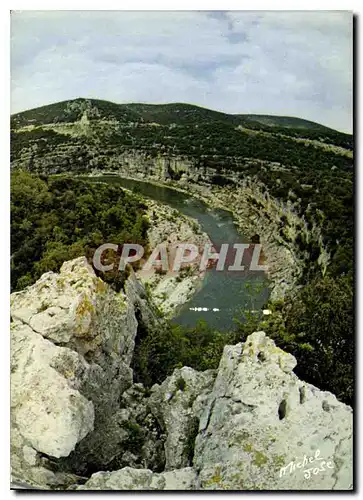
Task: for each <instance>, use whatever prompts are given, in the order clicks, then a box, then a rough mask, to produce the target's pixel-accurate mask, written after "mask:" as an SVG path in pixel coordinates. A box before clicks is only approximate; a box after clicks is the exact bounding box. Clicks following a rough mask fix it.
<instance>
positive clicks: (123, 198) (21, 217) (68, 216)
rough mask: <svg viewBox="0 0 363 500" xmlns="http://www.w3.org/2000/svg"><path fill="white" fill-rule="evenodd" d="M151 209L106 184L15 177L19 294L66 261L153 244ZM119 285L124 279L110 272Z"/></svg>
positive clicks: (14, 258) (14, 274) (15, 284)
mask: <svg viewBox="0 0 363 500" xmlns="http://www.w3.org/2000/svg"><path fill="white" fill-rule="evenodd" d="M144 209H145V206H144V205H143V204H142V203H141V202H140V200H139V199H137V198H136V197H134V196H131V195H130V194H128V193H126V192H125V191H123V190H121V189H119V188H116V187H113V186H108V185H106V184H97V185H95V184H92V183H88V182H84V181H80V180H76V179H72V178H70V177H58V178H49V177H46V176H42V177H39V176H35V175H31V174H29V173H27V172H14V173H13V174H12V176H11V281H12V289H13V290H14V291H16V290H20V289H22V288H24V287H25V286H27V285H30V284H32V283H34V282H35V281H36V280H37V279H38V278H39V277H40V276H41V275H42V274H43V273H44V272H46V271H58V270H59V268H60V266H61V265H62V263H63V262H64V261H66V260H70V259H73V258H75V257H79V256H81V255H86V256H87V257H89V258H90V260H91V257H92V256H93V253H94V251H95V249H96V248H98V247H99V246H100V245H101V244H103V243H106V242H107V243H115V244H120V245H121V244H122V243H128V242H132V243H135V242H137V243H140V244H142V245H147V236H146V230H147V227H148V222H147V220H146V218H145V217H144V213H145V210H144ZM103 278H104V279H105V280H106V281H109V282H112V283H113V284H114V285H115V286H120V285H122V280H123V279H124V276H123V275H122V274H119V273H115V274H114V275H113V274H112V273H105V274H103Z"/></svg>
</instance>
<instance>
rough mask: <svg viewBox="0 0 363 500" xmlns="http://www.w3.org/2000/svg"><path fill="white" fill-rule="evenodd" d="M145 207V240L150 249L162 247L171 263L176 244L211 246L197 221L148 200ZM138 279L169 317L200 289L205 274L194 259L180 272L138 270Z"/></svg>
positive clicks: (166, 206)
mask: <svg viewBox="0 0 363 500" xmlns="http://www.w3.org/2000/svg"><path fill="white" fill-rule="evenodd" d="M145 205H147V216H148V219H149V222H150V228H149V229H148V240H149V244H150V247H151V249H152V250H153V249H155V248H156V247H157V246H159V245H165V248H166V253H167V255H168V257H169V259H171V260H173V258H174V256H175V252H176V248H177V245H178V243H191V244H193V245H197V246H198V247H204V246H205V245H206V244H210V243H211V241H210V239H209V237H208V235H207V234H206V233H204V232H203V231H202V229H201V227H200V224H199V223H198V221H197V220H195V219H192V218H191V217H187V216H186V215H183V214H182V213H180V212H179V211H177V210H175V209H173V208H171V207H169V206H168V205H164V204H162V203H158V202H156V201H154V200H151V199H145ZM157 258H160V256H158V257H157ZM170 264H171V263H170V262H169V268H170V269H171V265H170ZM137 276H138V278H139V279H140V281H141V282H142V283H143V284H144V285H145V287H146V288H147V289H149V290H150V292H151V294H152V298H153V301H154V303H155V304H156V306H157V307H158V308H159V309H160V311H161V312H162V313H163V314H164V316H165V317H167V318H171V317H173V316H175V315H176V313H177V311H178V309H179V308H180V307H181V306H182V305H184V304H185V303H186V302H188V300H189V299H190V298H191V297H192V296H193V295H194V294H195V293H196V291H197V290H198V289H200V288H201V286H202V282H203V279H204V277H205V271H200V269H199V261H197V260H195V261H193V263H191V264H190V265H184V267H182V268H181V270H180V272H173V271H172V270H169V271H162V270H158V269H155V268H154V267H152V269H150V271H144V270H140V271H138V272H137Z"/></svg>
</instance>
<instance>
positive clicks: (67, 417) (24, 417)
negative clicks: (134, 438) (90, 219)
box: [11, 257, 157, 484]
mask: <svg viewBox="0 0 363 500" xmlns="http://www.w3.org/2000/svg"><path fill="white" fill-rule="evenodd" d="M138 286H139V287H141V285H140V284H138ZM141 288H142V287H141ZM144 295H145V296H146V294H145V291H144ZM137 298H139V301H137V300H136V299H137ZM145 304H146V300H145V299H143V298H142V297H137V289H136V290H135V287H134V286H133V280H132V279H131V278H130V283H129V287H128V292H126V293H123V292H120V293H116V292H114V291H113V290H112V289H111V288H110V287H109V286H108V285H106V284H105V283H104V282H103V281H102V280H101V279H99V278H97V277H96V275H95V273H94V272H93V270H92V268H91V267H90V266H89V265H88V263H87V261H86V259H85V258H83V257H82V258H79V259H75V260H73V261H70V262H66V263H65V264H63V266H62V268H61V270H60V273H59V274H56V273H52V272H49V273H46V274H44V275H43V276H42V277H41V278H40V279H39V280H38V281H37V282H36V283H35V284H34V285H33V286H30V287H28V288H26V289H25V290H23V291H21V292H18V293H14V294H12V296H11V316H12V323H11V356H12V364H11V370H12V376H11V381H12V383H11V407H12V411H11V415H12V465H13V474H14V477H19V478H21V479H22V480H27V481H30V482H34V483H36V484H39V482H40V483H42V482H46V484H49V483H52V482H54V483H55V484H57V483H58V480H57V479H56V478H55V477H53V478H52V479H51V480H49V478H48V476H52V473H51V472H50V471H51V470H52V468H54V467H49V468H48V470H47V471H46V474H45V476H46V477H44V474H43V473H44V470H43V465H44V464H46V465H47V464H48V465H49V461H54V459H60V460H58V462H57V463H58V464H59V463H61V464H62V467H60V468H59V467H58V472H59V470H62V469H64V470H67V469H68V470H69V465H70V464H72V465H74V464H75V463H77V467H73V470H77V471H78V472H80V473H82V472H83V471H87V469H88V467H89V466H90V465H92V464H94V462H95V463H96V464H100V462H99V461H98V457H100V458H102V460H103V461H102V462H101V463H102V464H105V463H107V461H111V460H112V459H113V458H114V456H115V455H116V454H117V452H116V451H115V448H117V451H119V448H118V444H117V443H118V442H117V439H116V437H119V435H120V430H119V427H118V426H115V425H112V422H113V421H114V420H115V419H117V418H116V416H115V415H116V414H117V411H118V410H120V398H121V395H122V394H123V393H124V391H125V390H126V389H127V388H129V387H130V386H131V384H132V370H131V368H130V363H131V359H132V356H133V351H134V344H135V336H136V333H137V327H138V321H137V319H136V309H137V310H138V312H139V314H141V316H142V315H144V316H145V318H147V320H148V321H151V316H152V311H151V310H150V309H149V308H147V307H146V305H145ZM143 306H145V307H143ZM140 311H142V313H140ZM155 321H157V319H155ZM125 434H126V436H128V432H125V431H124V432H123V433H122V435H123V437H124V438H125ZM80 442H81V444H79V446H78V447H77V444H78V443H80ZM62 457H67V459H64V458H63V461H62ZM69 457H70V458H69ZM95 457H97V460H95ZM64 460H68V461H69V463H67V462H65V461H64ZM53 475H54V474H53ZM58 475H59V474H58Z"/></svg>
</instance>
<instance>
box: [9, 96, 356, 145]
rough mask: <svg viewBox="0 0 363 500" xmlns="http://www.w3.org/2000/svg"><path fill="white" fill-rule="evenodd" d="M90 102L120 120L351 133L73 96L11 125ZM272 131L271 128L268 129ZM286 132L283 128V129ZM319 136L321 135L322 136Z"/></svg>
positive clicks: (61, 114) (276, 119)
mask: <svg viewBox="0 0 363 500" xmlns="http://www.w3.org/2000/svg"><path fill="white" fill-rule="evenodd" d="M85 101H87V102H89V103H90V104H91V106H92V107H94V108H97V110H98V111H99V117H100V118H106V119H110V118H116V119H117V120H119V121H120V122H121V123H127V122H136V123H158V124H160V125H171V124H179V125H180V124H183V125H187V124H189V125H190V124H200V123H210V124H211V123H216V122H217V123H224V124H227V125H244V126H247V127H248V126H249V127H253V128H256V129H258V128H265V127H267V129H266V130H268V129H269V128H270V129H271V127H273V128H274V129H275V131H276V129H278V128H281V129H288V130H290V131H292V132H294V131H295V132H296V131H299V133H300V134H304V131H309V132H311V133H313V134H314V132H315V133H320V135H322V134H325V135H326V138H328V137H330V138H335V139H336V138H338V137H340V139H341V140H347V141H349V139H350V136H349V135H348V134H344V133H342V132H337V131H336V130H333V129H331V128H329V127H325V126H324V125H320V124H319V123H315V122H312V121H309V120H304V119H302V118H295V117H289V116H272V115H257V114H256V115H254V114H227V113H222V112H219V111H213V110H211V109H207V108H203V107H200V106H195V105H192V104H185V103H170V104H143V103H130V104H116V103H113V102H109V101H103V100H99V99H89V100H86V99H83V98H79V99H74V100H72V101H62V102H59V103H55V104H49V105H47V106H41V107H39V108H35V109H30V110H28V111H24V112H21V113H16V114H13V115H12V118H11V124H12V128H17V127H19V126H24V125H44V124H47V123H59V122H63V123H69V122H72V121H75V120H77V119H79V118H80V116H79V112H78V113H77V112H73V113H72V112H70V110H69V107H70V106H72V103H74V104H82V103H84V102H85ZM270 131H271V132H273V130H270ZM285 132H286V130H285ZM321 139H322V138H321Z"/></svg>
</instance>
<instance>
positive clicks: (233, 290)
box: [87, 175, 269, 331]
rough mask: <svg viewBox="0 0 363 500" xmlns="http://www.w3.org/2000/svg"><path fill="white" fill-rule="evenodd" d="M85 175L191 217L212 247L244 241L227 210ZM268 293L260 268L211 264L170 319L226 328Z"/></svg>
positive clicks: (173, 193)
mask: <svg viewBox="0 0 363 500" xmlns="http://www.w3.org/2000/svg"><path fill="white" fill-rule="evenodd" d="M87 179H88V180H91V181H94V182H107V183H109V184H118V185H120V186H122V187H125V188H127V189H129V190H131V191H136V192H137V193H139V194H141V195H142V196H145V197H147V198H151V199H153V200H155V201H158V202H161V203H164V204H167V205H169V206H171V207H173V208H175V209H176V210H179V211H180V212H181V213H183V214H185V215H187V216H189V217H193V218H194V219H196V220H197V221H198V222H199V223H200V225H201V228H202V230H203V231H204V232H206V233H207V234H208V236H209V238H210V240H211V241H212V242H213V244H214V245H216V247H218V245H220V244H222V243H229V244H230V246H231V247H232V245H233V244H234V243H247V239H246V238H244V237H243V235H241V234H239V233H238V231H237V228H236V226H235V224H234V222H233V217H232V214H231V213H230V212H227V211H225V210H220V209H215V208H210V207H208V205H206V204H205V203H204V202H202V201H200V200H198V199H197V198H195V197H192V196H188V195H187V194H185V193H182V192H180V191H176V190H175V189H171V188H167V187H164V186H158V185H155V184H151V183H149V182H143V181H136V180H131V179H125V178H122V177H118V176H113V175H104V176H99V177H87ZM268 295H269V292H268V288H267V282H266V278H265V276H264V274H263V273H261V272H259V273H257V272H254V273H251V272H250V271H244V272H243V273H240V272H237V273H236V272H234V273H233V272H225V271H216V270H215V268H211V269H208V270H207V272H206V275H205V278H204V280H203V283H202V286H201V288H200V289H199V290H198V291H197V292H196V293H195V294H194V295H193V297H192V298H191V299H190V300H189V301H188V302H187V303H186V304H184V305H183V306H182V307H181V309H180V310H179V312H178V314H177V316H176V317H175V318H174V319H173V321H174V322H177V323H179V324H182V325H185V326H194V325H195V324H196V322H197V321H198V320H200V319H203V320H205V321H206V322H207V323H208V324H209V325H210V326H212V327H213V328H217V329H218V330H221V331H227V330H230V329H232V328H235V326H236V323H235V318H237V319H239V320H241V321H243V319H244V317H245V313H246V311H259V312H255V313H252V314H261V308H262V307H263V305H264V304H265V302H266V301H267V299H268ZM200 309H202V310H200ZM203 309H204V310H203Z"/></svg>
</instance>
